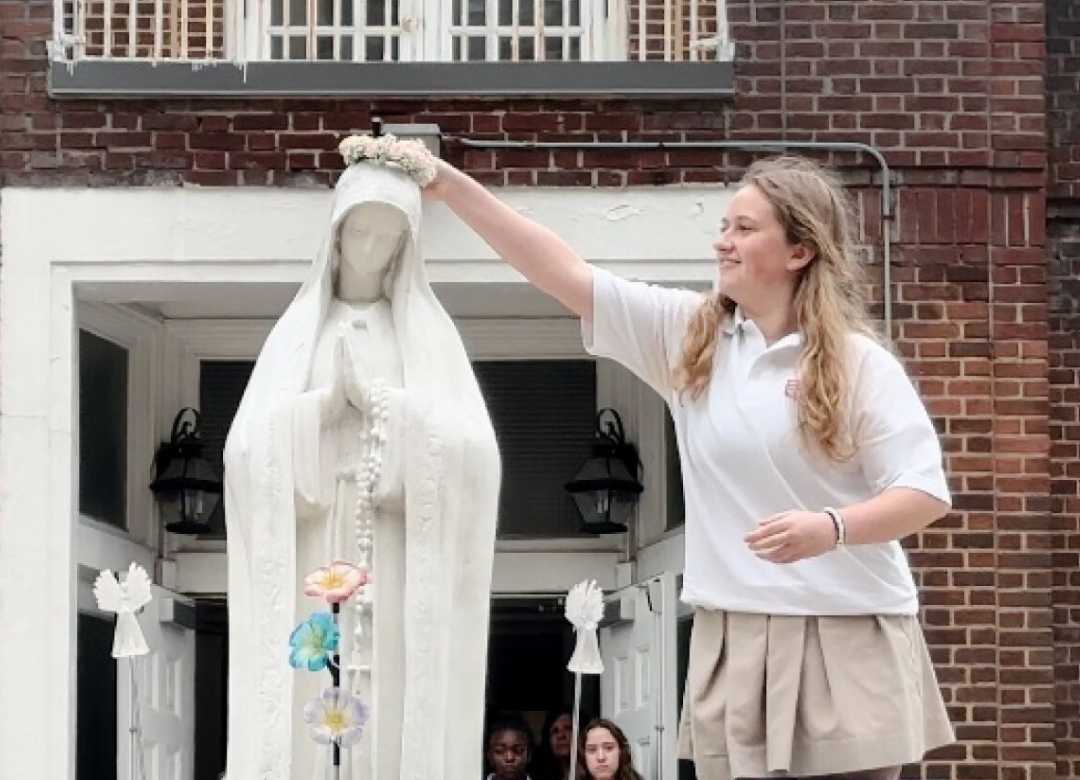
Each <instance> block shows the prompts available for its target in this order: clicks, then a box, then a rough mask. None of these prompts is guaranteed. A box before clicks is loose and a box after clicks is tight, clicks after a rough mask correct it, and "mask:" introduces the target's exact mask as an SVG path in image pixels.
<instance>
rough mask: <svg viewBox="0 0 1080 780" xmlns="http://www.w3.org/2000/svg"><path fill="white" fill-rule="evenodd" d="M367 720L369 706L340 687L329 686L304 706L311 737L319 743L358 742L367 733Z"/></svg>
mask: <svg viewBox="0 0 1080 780" xmlns="http://www.w3.org/2000/svg"><path fill="white" fill-rule="evenodd" d="M367 719H368V708H367V705H366V704H364V702H362V701H361V700H360V699H358V698H356V697H355V696H353V695H352V694H350V693H349V692H348V691H344V690H342V689H341V688H327V689H326V690H325V691H323V692H322V696H320V697H319V698H318V699H316V700H315V701H313V702H311V703H310V704H309V705H307V706H306V707H304V720H305V721H306V722H307V724H308V725H309V726H310V727H311V738H312V739H313V740H315V741H316V742H318V743H319V744H320V745H329V744H331V743H337V744H338V745H340V746H341V747H343V748H346V747H351V746H352V745H355V744H356V743H357V742H359V741H360V737H362V736H363V735H364V724H365V723H367Z"/></svg>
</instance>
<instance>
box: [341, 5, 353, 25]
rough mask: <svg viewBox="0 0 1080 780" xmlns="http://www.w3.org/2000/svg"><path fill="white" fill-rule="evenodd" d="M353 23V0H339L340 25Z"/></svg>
mask: <svg viewBox="0 0 1080 780" xmlns="http://www.w3.org/2000/svg"><path fill="white" fill-rule="evenodd" d="M352 25H353V0H341V26H342V27H352Z"/></svg>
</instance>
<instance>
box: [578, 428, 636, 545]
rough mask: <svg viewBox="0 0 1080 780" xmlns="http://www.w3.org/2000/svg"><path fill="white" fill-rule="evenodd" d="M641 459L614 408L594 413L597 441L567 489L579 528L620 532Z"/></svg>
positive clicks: (631, 503)
mask: <svg viewBox="0 0 1080 780" xmlns="http://www.w3.org/2000/svg"><path fill="white" fill-rule="evenodd" d="M640 472H641V461H640V460H639V459H638V453H637V447H635V446H634V445H633V443H631V442H628V441H626V433H625V431H624V430H623V424H622V418H621V417H619V413H618V412H616V411H615V410H614V409H610V408H608V409H601V410H600V411H599V412H598V413H597V415H596V441H595V442H594V443H593V454H592V457H591V458H589V459H588V460H587V461H585V465H584V466H582V467H581V471H579V472H578V474H577V476H576V477H574V478H573V479H572V480H570V481H569V482H567V483H566V490H567V491H568V492H569V493H570V496H571V497H572V498H573V499H574V503H575V504H577V508H578V511H579V512H581V519H582V520H583V522H584V526H583V528H582V530H584V531H585V532H586V533H593V534H611V533H623V532H625V531H626V529H627V527H628V524H629V522H630V514H631V512H633V510H634V505H635V504H636V503H637V500H638V497H639V496H640V495H641V491H642V490H644V487H642V484H641V482H640V481H639V479H638V475H639V474H640Z"/></svg>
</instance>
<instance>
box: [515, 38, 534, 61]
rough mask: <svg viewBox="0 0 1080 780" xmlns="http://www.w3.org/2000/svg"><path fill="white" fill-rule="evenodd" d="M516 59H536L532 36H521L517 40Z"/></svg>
mask: <svg viewBox="0 0 1080 780" xmlns="http://www.w3.org/2000/svg"><path fill="white" fill-rule="evenodd" d="M518 59H519V60H535V59H536V41H535V40H534V39H532V38H522V39H521V40H519V41H518Z"/></svg>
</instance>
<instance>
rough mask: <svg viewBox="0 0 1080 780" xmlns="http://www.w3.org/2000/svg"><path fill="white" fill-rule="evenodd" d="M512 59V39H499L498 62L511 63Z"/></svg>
mask: <svg viewBox="0 0 1080 780" xmlns="http://www.w3.org/2000/svg"><path fill="white" fill-rule="evenodd" d="M513 59H514V41H513V39H512V38H506V37H502V38H499V61H500V62H511V61H512V60H513Z"/></svg>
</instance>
